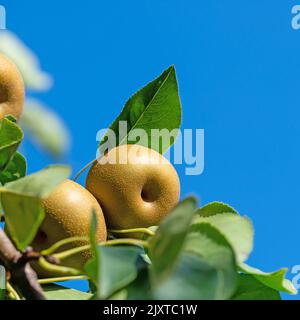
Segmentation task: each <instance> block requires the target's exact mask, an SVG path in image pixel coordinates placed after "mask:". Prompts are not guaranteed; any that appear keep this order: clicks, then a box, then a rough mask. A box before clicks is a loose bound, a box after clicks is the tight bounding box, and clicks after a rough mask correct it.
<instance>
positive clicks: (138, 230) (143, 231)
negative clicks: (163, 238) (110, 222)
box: [108, 228, 155, 236]
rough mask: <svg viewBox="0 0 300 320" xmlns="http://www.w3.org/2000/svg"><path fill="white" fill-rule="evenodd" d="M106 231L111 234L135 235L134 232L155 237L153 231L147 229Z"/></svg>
mask: <svg viewBox="0 0 300 320" xmlns="http://www.w3.org/2000/svg"><path fill="white" fill-rule="evenodd" d="M108 231H109V232H111V233H135V232H136V233H145V234H148V235H149V236H154V235H155V233H154V232H153V231H151V230H150V229H147V228H135V229H122V230H115V229H110V230H108Z"/></svg>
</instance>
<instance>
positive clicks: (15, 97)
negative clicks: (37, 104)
mask: <svg viewBox="0 0 300 320" xmlns="http://www.w3.org/2000/svg"><path fill="white" fill-rule="evenodd" d="M24 95H25V89H24V82H23V79H22V76H21V74H20V72H19V71H18V69H17V67H16V66H15V65H14V64H13V63H12V62H11V61H10V60H9V59H8V58H6V57H5V56H4V55H3V54H1V53H0V120H1V119H3V118H4V117H5V116H6V115H12V116H14V117H15V118H16V119H19V118H20V116H21V114H22V111H23V106H24Z"/></svg>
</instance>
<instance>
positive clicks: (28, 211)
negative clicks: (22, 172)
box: [0, 165, 70, 250]
mask: <svg viewBox="0 0 300 320" xmlns="http://www.w3.org/2000/svg"><path fill="white" fill-rule="evenodd" d="M69 175H70V168H69V167H66V166H59V165H57V166H50V167H48V168H46V169H44V170H41V171H39V172H37V173H34V174H32V175H29V176H27V177H24V178H21V179H19V180H16V181H13V182H10V183H7V184H6V185H5V186H4V187H2V188H1V194H0V196H1V203H2V208H3V210H4V213H5V222H6V226H7V227H8V230H9V233H10V235H11V237H12V238H13V240H14V241H15V243H16V245H17V247H18V248H19V249H20V250H24V249H25V248H26V247H27V246H28V245H29V244H30V243H31V241H32V240H33V239H34V237H35V235H36V232H37V230H38V228H39V226H40V224H41V222H42V221H43V219H44V215H45V214H44V209H43V206H42V199H44V198H46V197H47V196H48V195H49V194H50V193H51V192H52V191H53V190H54V188H55V187H56V186H57V185H58V184H60V183H61V182H63V181H64V180H65V179H66V178H67V177H68V176H69Z"/></svg>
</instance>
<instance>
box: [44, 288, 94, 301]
mask: <svg viewBox="0 0 300 320" xmlns="http://www.w3.org/2000/svg"><path fill="white" fill-rule="evenodd" d="M43 291H44V293H45V296H46V299H47V300H89V299H90V298H91V297H92V294H90V293H87V292H82V291H78V290H74V289H69V288H66V287H63V286H61V285H57V284H47V285H44V286H43Z"/></svg>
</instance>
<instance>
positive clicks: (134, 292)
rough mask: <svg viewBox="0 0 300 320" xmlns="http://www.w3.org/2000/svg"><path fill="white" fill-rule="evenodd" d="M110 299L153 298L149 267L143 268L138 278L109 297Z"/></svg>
mask: <svg viewBox="0 0 300 320" xmlns="http://www.w3.org/2000/svg"><path fill="white" fill-rule="evenodd" d="M109 299H110V300H152V299H153V297H152V294H151V285H150V278H149V270H148V268H143V269H142V270H141V271H140V272H139V274H138V276H137V278H136V279H135V280H134V281H133V282H131V283H130V284H129V285H128V286H127V287H126V288H123V289H122V290H120V291H118V292H116V293H115V294H113V295H112V296H110V297H109Z"/></svg>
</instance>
